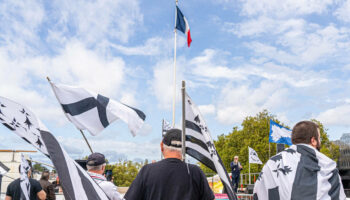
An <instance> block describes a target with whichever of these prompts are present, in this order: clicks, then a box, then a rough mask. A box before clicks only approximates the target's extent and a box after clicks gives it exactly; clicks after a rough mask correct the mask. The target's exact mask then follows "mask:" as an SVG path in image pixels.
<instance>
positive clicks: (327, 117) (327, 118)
mask: <svg viewBox="0 0 350 200" xmlns="http://www.w3.org/2000/svg"><path fill="white" fill-rule="evenodd" d="M316 119H317V120H319V121H321V122H322V123H324V124H325V125H327V126H332V125H334V126H349V125H350V105H349V104H344V105H339V106H336V107H334V108H330V109H328V110H326V111H323V112H321V113H320V114H319V115H318V116H317V117H316Z"/></svg>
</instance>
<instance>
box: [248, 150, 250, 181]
mask: <svg viewBox="0 0 350 200" xmlns="http://www.w3.org/2000/svg"><path fill="white" fill-rule="evenodd" d="M249 157H250V155H249V147H248V163H249V185H250V158H249Z"/></svg>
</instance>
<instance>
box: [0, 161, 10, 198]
mask: <svg viewBox="0 0 350 200" xmlns="http://www.w3.org/2000/svg"><path fill="white" fill-rule="evenodd" d="M8 171H10V168H8V167H7V166H6V165H4V163H2V162H1V161H0V191H1V182H2V177H3V176H4V175H5V174H7V172H8Z"/></svg>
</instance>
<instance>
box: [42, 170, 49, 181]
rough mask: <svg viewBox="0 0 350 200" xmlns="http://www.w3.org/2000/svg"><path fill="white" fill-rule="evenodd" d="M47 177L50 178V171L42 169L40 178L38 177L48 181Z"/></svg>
mask: <svg viewBox="0 0 350 200" xmlns="http://www.w3.org/2000/svg"><path fill="white" fill-rule="evenodd" d="M49 178H50V172H49V171H43V173H42V174H41V178H40V179H43V180H47V181H48V180H49Z"/></svg>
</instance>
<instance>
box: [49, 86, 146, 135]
mask: <svg viewBox="0 0 350 200" xmlns="http://www.w3.org/2000/svg"><path fill="white" fill-rule="evenodd" d="M50 84H51V86H52V89H53V91H54V93H55V95H56V98H57V100H58V102H59V103H60V104H61V106H62V108H63V111H64V113H65V115H66V116H67V118H68V119H69V121H71V122H72V123H73V124H74V125H75V126H76V127H77V128H78V129H79V130H85V129H86V130H88V131H89V132H90V134H91V135H97V134H99V133H100V132H101V131H103V130H104V129H105V128H106V127H107V126H108V125H109V124H111V123H112V122H114V121H115V120H117V119H121V120H122V121H124V122H125V123H127V124H128V126H129V129H130V131H131V134H132V135H133V136H135V135H136V134H137V132H138V131H139V130H140V129H141V127H142V126H143V123H144V121H145V119H146V115H145V114H144V113H143V112H142V111H140V110H138V109H136V108H133V107H131V106H128V105H126V104H123V103H120V102H118V101H115V100H113V99H110V98H107V97H105V96H103V95H100V94H95V93H93V92H91V91H88V90H85V89H83V88H79V87H72V86H67V85H55V84H53V83H52V82H50Z"/></svg>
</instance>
